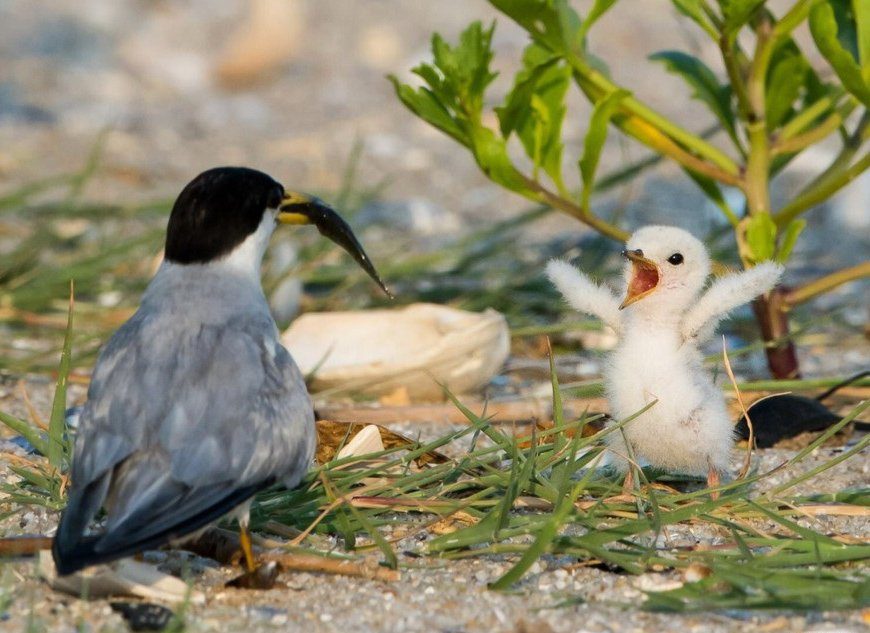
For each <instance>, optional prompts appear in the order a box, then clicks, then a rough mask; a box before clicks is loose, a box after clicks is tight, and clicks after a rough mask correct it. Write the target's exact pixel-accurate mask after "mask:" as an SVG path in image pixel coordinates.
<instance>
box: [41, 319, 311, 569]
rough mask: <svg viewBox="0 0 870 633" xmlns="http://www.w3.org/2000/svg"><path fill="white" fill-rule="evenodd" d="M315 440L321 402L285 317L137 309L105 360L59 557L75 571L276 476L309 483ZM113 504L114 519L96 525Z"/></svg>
mask: <svg viewBox="0 0 870 633" xmlns="http://www.w3.org/2000/svg"><path fill="white" fill-rule="evenodd" d="M264 333H265V335H264ZM313 449H314V416H313V411H312V407H311V403H310V400H309V398H308V394H307V391H306V390H305V384H304V381H303V379H302V376H301V374H300V372H299V370H298V368H297V367H296V365H295V363H294V362H293V360H292V358H291V357H290V355H289V354H288V353H287V351H286V350H285V349H284V348H283V347H282V346H281V345H280V344H279V343H278V342H277V338H276V333H275V329H274V324H272V323H271V322H270V321H268V320H266V319H262V320H257V319H256V318H253V317H245V318H239V319H235V320H230V321H229V322H228V323H224V324H221V325H202V326H201V327H198V328H186V329H185V328H178V327H177V326H176V327H175V328H174V327H173V323H172V322H171V321H167V320H166V319H158V318H148V317H142V316H141V315H137V316H136V317H134V318H133V319H131V321H130V322H128V323H127V324H126V325H125V326H124V327H123V328H122V329H121V330H119V331H118V333H117V334H116V335H115V337H113V339H112V340H111V341H110V343H109V344H108V345H107V347H106V349H105V350H104V352H103V353H102V354H101V356H100V359H99V361H98V363H97V367H96V369H95V372H94V376H93V379H92V383H91V387H90V390H89V393H88V402H87V404H86V405H85V408H84V410H83V412H82V417H81V422H80V428H79V435H78V437H77V440H76V449H75V456H74V462H73V469H72V488H71V490H70V495H69V503H68V506H67V509H66V511H65V512H64V515H63V517H62V519H61V523H60V526H59V528H58V532H57V537H56V539H55V559H56V561H58V567H59V569H60V571H61V572H62V573H69V571H74V570H75V569H78V568H81V567H83V566H86V565H89V564H93V563H96V562H105V561H108V560H112V559H115V558H119V557H122V556H125V555H128V554H130V553H132V552H135V551H140V550H142V549H147V548H148V547H155V546H157V545H161V544H164V543H166V542H168V541H170V540H174V539H177V538H180V537H183V536H184V535H186V534H190V533H192V532H195V531H196V530H198V529H201V528H202V527H205V526H206V525H208V524H209V523H212V522H214V521H216V520H217V519H218V518H220V517H221V516H223V515H224V514H226V513H227V512H228V511H230V510H232V509H233V508H235V507H236V506H238V505H239V504H241V503H242V502H244V501H245V500H246V499H247V498H249V497H250V496H251V495H253V494H254V493H255V492H257V490H260V489H262V488H264V487H266V486H268V485H270V484H271V483H272V482H275V481H285V482H286V483H288V484H289V485H294V484H295V483H297V482H298V481H299V479H300V478H301V477H302V475H303V474H304V473H305V471H306V470H307V467H308V464H309V462H310V459H311V455H312V453H313ZM101 506H105V507H106V508H107V511H108V518H107V521H106V526H105V529H104V531H103V532H102V533H100V534H98V535H95V536H85V535H84V534H85V529H86V527H87V525H88V524H89V523H90V521H91V520H92V518H93V517H94V515H95V514H96V512H97V511H98V510H99V508H100V507H101Z"/></svg>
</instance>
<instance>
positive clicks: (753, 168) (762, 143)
mask: <svg viewBox="0 0 870 633" xmlns="http://www.w3.org/2000/svg"><path fill="white" fill-rule="evenodd" d="M762 117H763V114H762ZM747 131H748V133H749V159H748V161H747V163H746V178H745V179H744V182H743V191H744V193H745V194H746V207H747V209H748V210H749V213H750V215H755V214H756V213H770V191H769V189H768V177H769V174H770V148H769V146H768V142H767V128H766V126H765V123H764V118H761V119H759V120H756V121H753V122H751V123H749V124H748V125H747Z"/></svg>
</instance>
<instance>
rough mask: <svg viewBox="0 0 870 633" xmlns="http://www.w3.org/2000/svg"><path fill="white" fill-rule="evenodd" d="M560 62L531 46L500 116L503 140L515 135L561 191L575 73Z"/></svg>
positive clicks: (497, 112) (498, 111)
mask: <svg viewBox="0 0 870 633" xmlns="http://www.w3.org/2000/svg"><path fill="white" fill-rule="evenodd" d="M558 61H559V59H558V58H557V57H554V56H552V55H551V54H550V53H549V52H547V51H546V50H545V49H543V48H541V47H540V46H539V45H537V44H535V43H532V44H530V45H529V46H528V47H527V48H526V51H525V53H524V55H523V63H524V66H525V68H524V69H523V70H522V71H520V72H519V73H518V74H517V76H516V79H515V81H514V87H513V89H512V90H511V92H510V93H508V95H507V97H505V103H504V105H503V106H502V107H500V108H496V114H497V115H498V118H499V123H500V125H501V133H502V136H504V138H508V136H510V134H511V133H512V132H514V131H515V132H516V133H517V136H519V138H520V141H521V142H522V144H523V147H524V148H525V150H526V154H527V155H528V156H529V158H531V159H532V163H533V164H534V166H535V170H536V171H537V169H538V168H539V167H540V168H543V169H544V171H545V172H546V173H547V175H549V176H550V178H552V179H553V182H555V183H556V184H557V185H558V186H559V188H560V189H561V188H563V184H562V149H563V144H562V121H563V120H564V118H565V93H566V92H567V91H568V84H569V81H570V79H571V69H570V68H568V67H567V66H566V65H564V64H560V63H558ZM535 177H536V178H537V175H536V176H535Z"/></svg>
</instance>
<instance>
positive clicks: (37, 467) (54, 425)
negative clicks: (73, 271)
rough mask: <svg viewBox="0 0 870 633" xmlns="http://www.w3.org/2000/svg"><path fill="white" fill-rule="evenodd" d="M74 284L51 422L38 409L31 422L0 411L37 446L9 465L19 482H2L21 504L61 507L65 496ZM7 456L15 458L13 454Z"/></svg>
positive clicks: (70, 445) (69, 444) (2, 488)
mask: <svg viewBox="0 0 870 633" xmlns="http://www.w3.org/2000/svg"><path fill="white" fill-rule="evenodd" d="M73 306H74V301H73V285H72V283H70V297H69V310H68V312H67V325H66V333H65V334H64V339H63V348H62V350H61V355H60V363H59V364H58V369H57V381H56V382H55V388H54V398H53V400H52V403H51V415H50V417H49V420H48V424H45V423H43V422H42V420H41V419H39V417H38V415H37V414H36V413H35V412H32V416H33V419H32V420H31V421H30V422H27V421H25V420H21V419H19V418H17V417H15V416H13V415H10V414H9V413H6V412H4V411H0V423H2V424H4V425H6V426H7V427H9V428H10V429H12V430H13V431H14V432H16V433H18V434H19V435H21V437H23V438H24V439H25V440H27V442H28V443H29V444H30V445H31V446H32V447H33V448H34V450H35V451H36V452H37V453H38V456H36V457H34V458H32V459H30V458H22V457H19V458H17V459H16V460H15V461H13V462H12V463H10V465H9V469H10V470H11V471H12V472H14V473H15V474H16V475H18V476H19V477H20V478H21V481H20V482H18V483H4V484H0V491H2V492H4V493H5V495H6V497H5V499H6V500H7V501H11V502H13V503H16V504H19V505H27V504H36V505H42V506H46V507H48V508H52V509H54V510H59V509H60V508H62V507H63V505H64V500H65V499H66V491H65V487H66V475H65V473H66V472H67V471H68V470H69V465H70V460H71V459H72V450H73V441H72V438H71V437H70V434H69V433H68V432H67V428H66V388H67V380H68V379H69V372H70V361H71V355H72V331H73ZM7 459H12V456H11V455H8V456H7Z"/></svg>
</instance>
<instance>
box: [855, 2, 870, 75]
mask: <svg viewBox="0 0 870 633" xmlns="http://www.w3.org/2000/svg"><path fill="white" fill-rule="evenodd" d="M852 12H853V13H854V15H855V30H856V33H857V40H858V61H859V62H860V64H861V75H862V76H863V77H864V83H865V84H870V4H868V3H867V0H852Z"/></svg>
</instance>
